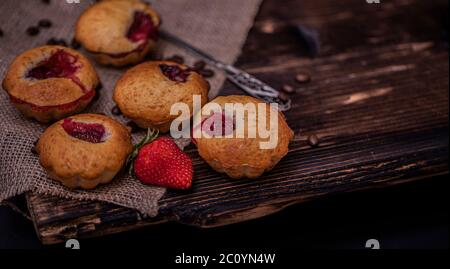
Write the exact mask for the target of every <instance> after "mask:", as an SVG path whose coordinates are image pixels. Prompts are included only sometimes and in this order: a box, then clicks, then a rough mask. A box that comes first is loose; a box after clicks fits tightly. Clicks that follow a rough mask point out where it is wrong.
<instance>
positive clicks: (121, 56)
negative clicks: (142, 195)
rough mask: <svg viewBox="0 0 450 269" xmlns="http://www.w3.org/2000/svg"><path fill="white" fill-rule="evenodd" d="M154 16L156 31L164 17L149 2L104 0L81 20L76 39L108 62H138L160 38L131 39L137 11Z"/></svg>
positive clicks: (95, 55) (124, 63)
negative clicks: (131, 28) (129, 32)
mask: <svg viewBox="0 0 450 269" xmlns="http://www.w3.org/2000/svg"><path fill="white" fill-rule="evenodd" d="M136 11H138V12H143V13H145V14H147V15H149V16H150V18H151V20H152V23H153V25H154V27H155V28H156V30H157V29H158V28H159V26H160V24H161V19H160V17H159V16H158V14H157V13H156V11H155V10H154V9H153V8H151V6H150V5H149V4H147V3H143V2H140V1H124V0H122V1H118V0H115V1H101V2H99V3H96V4H94V5H92V6H90V7H89V8H88V9H87V10H85V11H84V12H83V14H82V15H81V16H80V18H79V19H78V22H77V25H76V33H75V38H76V39H77V40H78V41H79V42H80V43H81V44H82V45H83V47H84V48H85V49H86V50H88V51H89V52H91V53H92V55H93V57H94V58H95V60H96V61H98V62H99V63H101V64H105V65H114V66H123V65H127V64H133V63H137V62H139V61H140V60H142V59H143V58H144V57H145V55H146V54H147V53H149V52H150V51H151V50H153V49H154V48H155V47H156V40H155V39H154V38H148V39H147V40H140V41H138V42H135V41H132V40H130V39H129V38H127V32H128V30H129V28H130V26H131V25H132V23H133V19H134V13H135V12H136Z"/></svg>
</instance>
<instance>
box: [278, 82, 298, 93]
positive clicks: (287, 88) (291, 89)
mask: <svg viewBox="0 0 450 269" xmlns="http://www.w3.org/2000/svg"><path fill="white" fill-rule="evenodd" d="M281 90H282V91H283V92H285V93H288V94H293V93H295V88H294V87H292V86H291V85H288V84H286V85H283V87H281Z"/></svg>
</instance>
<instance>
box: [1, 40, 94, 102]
mask: <svg viewBox="0 0 450 269" xmlns="http://www.w3.org/2000/svg"><path fill="white" fill-rule="evenodd" d="M98 83H99V79H98V75H97V73H96V71H95V69H94V67H93V66H92V65H91V63H90V62H89V60H88V59H87V58H86V57H84V56H83V55H82V54H81V53H79V52H78V51H76V50H73V49H70V48H66V47H62V46H42V47H38V48H34V49H31V50H28V51H25V52H24V53H22V54H20V55H19V56H17V57H16V58H15V59H14V60H13V62H12V63H11V65H10V66H9V69H8V71H7V73H6V76H5V79H4V80H3V88H4V89H5V90H6V91H7V92H8V93H9V95H10V96H12V97H13V98H15V99H19V100H21V101H24V102H27V103H31V104H33V105H36V106H58V105H62V104H67V103H70V102H73V101H74V100H77V99H79V98H81V97H82V96H84V95H86V94H87V93H89V92H91V91H92V90H95V88H96V87H97V85H98Z"/></svg>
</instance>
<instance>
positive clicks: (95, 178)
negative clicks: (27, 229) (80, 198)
mask: <svg viewBox="0 0 450 269" xmlns="http://www.w3.org/2000/svg"><path fill="white" fill-rule="evenodd" d="M132 149H133V145H132V144H131V137H130V133H129V131H128V129H127V128H126V127H125V126H123V125H122V124H120V123H119V122H117V121H115V120H113V119H110V118H108V117H106V116H103V115H96V114H80V115H76V116H72V117H69V118H66V119H64V120H61V121H58V122H56V123H54V124H53V125H51V126H50V127H49V128H48V129H47V130H45V132H44V133H43V134H42V136H41V138H40V139H39V142H38V144H37V146H36V151H37V152H38V154H39V162H40V164H41V165H42V167H43V168H44V169H45V170H46V171H47V172H48V174H49V176H50V178H52V179H54V180H56V181H59V182H61V183H62V184H63V185H64V186H66V187H69V188H82V189H92V188H95V187H96V186H97V185H99V184H105V183H108V182H110V181H111V180H112V179H113V178H114V176H115V175H116V174H117V173H118V172H119V171H120V170H121V168H122V167H123V165H124V164H125V162H126V159H127V156H128V154H130V153H131V151H132Z"/></svg>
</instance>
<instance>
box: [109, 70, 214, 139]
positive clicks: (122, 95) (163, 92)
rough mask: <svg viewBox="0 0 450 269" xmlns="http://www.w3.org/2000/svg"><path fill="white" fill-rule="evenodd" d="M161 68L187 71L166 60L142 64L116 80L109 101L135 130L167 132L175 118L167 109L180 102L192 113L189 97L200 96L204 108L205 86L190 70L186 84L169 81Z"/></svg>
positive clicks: (207, 85) (200, 78) (207, 84)
mask: <svg viewBox="0 0 450 269" xmlns="http://www.w3.org/2000/svg"><path fill="white" fill-rule="evenodd" d="M161 65H170V66H178V67H179V68H181V69H183V70H187V68H188V67H187V66H185V65H180V64H177V63H174V62H169V61H152V62H145V63H142V64H140V65H137V66H135V67H133V68H131V69H129V70H128V71H127V72H126V73H125V74H124V75H123V76H122V77H121V78H120V79H119V81H118V82H117V84H116V87H115V89H114V96H113V98H114V101H115V102H116V103H117V105H118V106H119V108H120V110H121V111H122V113H123V114H124V115H125V116H126V117H128V118H130V119H131V120H133V121H134V122H135V123H136V124H137V125H139V127H141V128H149V127H150V128H156V129H159V130H160V131H161V132H167V131H169V129H170V125H171V123H172V121H173V120H174V119H176V118H177V117H178V116H177V115H170V109H171V106H172V105H173V104H174V103H178V102H183V103H185V104H187V105H188V106H189V108H190V111H191V113H192V111H193V95H201V105H204V104H205V103H206V102H207V100H208V91H209V83H208V82H207V81H206V80H205V79H204V78H203V77H202V76H201V75H199V74H198V73H196V72H194V71H190V73H189V76H188V77H187V79H186V82H177V81H172V80H170V79H169V78H167V77H166V76H165V75H164V74H163V73H162V71H161V68H160V66H161ZM191 116H192V115H191Z"/></svg>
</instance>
